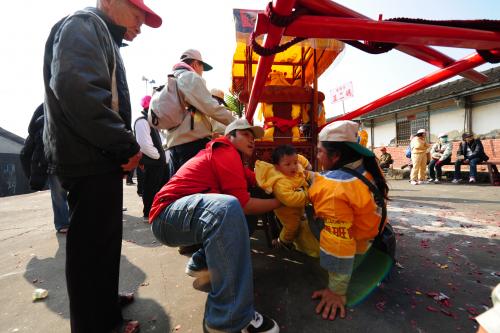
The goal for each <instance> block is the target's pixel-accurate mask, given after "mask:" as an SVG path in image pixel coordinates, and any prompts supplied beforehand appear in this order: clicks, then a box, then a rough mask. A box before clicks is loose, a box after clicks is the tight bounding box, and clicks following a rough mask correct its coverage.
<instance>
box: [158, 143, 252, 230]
mask: <svg viewBox="0 0 500 333" xmlns="http://www.w3.org/2000/svg"><path fill="white" fill-rule="evenodd" d="M252 177H253V179H252ZM252 183H255V174H253V172H251V171H250V170H248V169H246V168H245V167H244V166H243V162H242V160H241V157H240V154H239V152H238V151H237V150H236V148H234V146H233V145H232V144H231V142H230V141H229V140H228V139H227V138H226V137H221V138H218V139H215V140H212V141H210V142H209V143H207V146H206V148H205V149H203V150H201V151H200V152H199V153H198V154H197V155H196V156H195V157H193V158H192V159H190V160H189V161H187V162H186V163H185V164H184V165H183V166H182V167H181V168H180V169H179V170H178V171H177V173H176V174H175V175H174V176H173V177H172V178H171V179H170V181H169V182H168V183H167V184H165V185H164V186H163V187H162V189H161V190H160V191H159V192H158V193H157V194H156V196H155V198H154V201H153V205H152V206H151V211H150V212H149V223H151V222H152V221H153V220H154V219H155V218H156V217H157V216H158V215H160V213H161V212H162V210H163V209H164V208H165V207H167V206H168V205H170V204H171V203H172V202H174V201H175V200H177V199H180V198H183V197H185V196H188V195H191V194H195V193H220V194H228V195H232V196H234V197H236V199H238V201H239V202H240V204H241V207H245V205H246V204H247V202H248V200H250V193H248V184H252Z"/></svg>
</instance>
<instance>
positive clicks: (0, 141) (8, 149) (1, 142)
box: [0, 136, 23, 154]
mask: <svg viewBox="0 0 500 333" xmlns="http://www.w3.org/2000/svg"><path fill="white" fill-rule="evenodd" d="M22 148H23V146H22V145H21V144H19V143H17V142H14V141H12V140H9V139H7V138H5V137H2V136H0V153H3V154H19V152H20V151H21V149H22Z"/></svg>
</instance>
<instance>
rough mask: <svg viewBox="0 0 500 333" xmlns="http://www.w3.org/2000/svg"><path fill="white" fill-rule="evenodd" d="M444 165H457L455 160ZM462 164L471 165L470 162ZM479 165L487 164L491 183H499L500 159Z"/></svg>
mask: <svg viewBox="0 0 500 333" xmlns="http://www.w3.org/2000/svg"><path fill="white" fill-rule="evenodd" d="M442 165H453V166H455V161H453V162H450V163H445V164H442ZM462 165H469V164H462ZM462 165H461V166H462ZM477 165H485V166H486V167H487V168H488V175H489V177H490V184H491V185H499V181H500V179H499V178H500V175H499V173H498V167H497V166H498V165H500V160H495V159H490V160H488V161H487V162H481V163H478V164H477Z"/></svg>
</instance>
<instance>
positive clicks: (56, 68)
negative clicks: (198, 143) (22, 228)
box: [43, 0, 162, 333]
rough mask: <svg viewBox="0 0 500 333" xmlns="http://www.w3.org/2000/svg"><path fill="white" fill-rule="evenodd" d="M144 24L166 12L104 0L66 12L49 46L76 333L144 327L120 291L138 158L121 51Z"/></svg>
mask: <svg viewBox="0 0 500 333" xmlns="http://www.w3.org/2000/svg"><path fill="white" fill-rule="evenodd" d="M143 24H146V25H148V26H150V27H152V28H157V27H159V26H160V25H161V24H162V20H161V18H160V17H159V16H158V15H157V14H156V13H154V12H153V11H152V10H151V9H150V8H148V7H147V6H146V5H145V4H144V1H143V0H98V1H97V4H96V7H95V8H94V7H88V8H85V9H83V10H79V11H77V12H75V13H74V14H72V15H70V16H68V17H65V18H63V19H61V20H60V21H59V22H58V23H56V24H55V25H54V26H53V28H52V29H51V31H50V34H49V36H48V39H47V42H46V44H45V53H44V61H43V80H44V86H45V112H46V117H45V128H44V137H43V140H44V146H45V152H46V155H47V158H48V162H49V173H50V174H56V175H57V176H59V179H60V180H61V184H62V185H63V188H65V189H66V190H68V204H69V210H70V230H69V232H68V236H67V241H66V285H67V290H68V298H69V315H70V325H71V332H73V333H77V332H118V333H122V332H126V333H134V332H138V331H139V326H140V325H139V322H137V321H125V320H124V319H123V316H122V309H121V306H123V305H125V304H128V303H130V298H129V297H127V296H128V295H122V296H124V297H120V296H119V294H118V288H119V275H120V256H121V247H122V236H123V176H124V174H125V173H127V172H129V171H131V170H133V169H134V168H135V167H136V166H137V165H138V163H139V160H140V159H141V152H140V150H139V149H140V147H139V144H138V143H137V142H136V140H135V137H134V135H133V133H132V128H131V108H130V95H129V88H128V84H127V78H126V73H125V66H124V63H123V59H122V57H121V55H120V47H121V46H123V45H127V44H124V43H123V41H124V40H126V41H129V42H131V41H133V40H134V39H135V37H136V36H137V35H139V34H140V33H141V26H142V25H143Z"/></svg>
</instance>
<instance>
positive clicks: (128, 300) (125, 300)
mask: <svg viewBox="0 0 500 333" xmlns="http://www.w3.org/2000/svg"><path fill="white" fill-rule="evenodd" d="M133 302H134V293H123V294H118V304H119V305H120V307H121V308H124V307H126V306H127V305H130V304H132V303H133Z"/></svg>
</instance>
